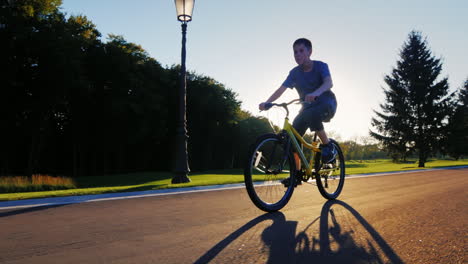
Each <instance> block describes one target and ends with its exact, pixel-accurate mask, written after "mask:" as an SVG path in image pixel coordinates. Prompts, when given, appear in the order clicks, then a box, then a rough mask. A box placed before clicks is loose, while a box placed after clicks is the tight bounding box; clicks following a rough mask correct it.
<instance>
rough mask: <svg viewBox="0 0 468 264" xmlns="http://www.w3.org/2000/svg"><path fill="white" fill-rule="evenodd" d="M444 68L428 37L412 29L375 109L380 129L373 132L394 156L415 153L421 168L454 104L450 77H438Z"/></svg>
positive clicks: (438, 140)
mask: <svg viewBox="0 0 468 264" xmlns="http://www.w3.org/2000/svg"><path fill="white" fill-rule="evenodd" d="M441 71H442V62H441V60H440V59H437V58H435V57H434V56H433V55H432V53H431V51H430V50H429V48H428V45H427V40H426V39H423V37H422V35H421V33H420V32H416V31H412V32H411V33H410V34H409V35H408V40H407V41H406V42H405V43H404V45H403V47H402V49H401V52H400V60H398V61H397V66H396V68H394V69H393V70H392V73H391V74H390V75H387V76H385V78H384V81H385V83H386V84H387V86H388V88H387V89H385V88H384V93H385V98H386V102H385V103H384V104H381V105H380V108H381V111H374V113H375V114H376V115H377V116H376V117H375V118H372V126H373V127H374V128H375V129H376V130H377V132H374V131H370V135H371V136H372V137H374V138H375V139H377V140H378V141H380V142H381V143H382V144H383V145H384V147H385V148H386V149H387V151H388V152H389V153H390V154H391V155H392V156H393V157H394V158H395V156H399V157H400V158H403V159H405V158H406V157H407V155H408V154H410V153H416V154H417V155H418V158H419V167H424V164H425V162H426V161H427V158H428V157H429V156H430V154H431V152H433V151H436V150H437V147H439V146H440V143H441V141H442V138H444V136H445V133H446V127H447V120H448V117H449V114H450V109H451V107H452V99H451V98H452V97H451V95H449V94H448V89H449V87H448V82H447V78H442V79H441V80H438V77H439V75H440V73H441Z"/></svg>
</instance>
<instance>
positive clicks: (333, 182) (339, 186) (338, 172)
mask: <svg viewBox="0 0 468 264" xmlns="http://www.w3.org/2000/svg"><path fill="white" fill-rule="evenodd" d="M329 144H333V145H334V147H335V149H336V151H337V155H336V158H335V160H334V161H333V162H332V163H327V164H323V163H322V159H321V155H320V153H317V154H316V155H315V159H314V163H315V164H314V165H315V166H314V168H315V180H316V182H317V188H318V189H319V192H320V194H321V195H322V196H323V197H324V198H325V199H328V200H334V199H336V198H338V196H339V195H340V193H341V191H342V190H343V186H344V181H345V175H346V172H345V160H344V155H343V151H341V148H340V145H339V144H338V142H336V141H335V140H333V139H330V143H329ZM327 169H335V170H333V171H332V172H328V171H327Z"/></svg>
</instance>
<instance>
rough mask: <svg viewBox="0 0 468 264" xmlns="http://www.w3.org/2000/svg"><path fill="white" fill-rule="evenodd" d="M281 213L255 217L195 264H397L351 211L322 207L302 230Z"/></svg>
mask: <svg viewBox="0 0 468 264" xmlns="http://www.w3.org/2000/svg"><path fill="white" fill-rule="evenodd" d="M303 226H304V225H303V223H299V222H298V221H289V220H286V217H285V215H284V214H283V213H281V212H276V213H267V214H264V215H261V216H259V217H257V218H255V219H253V220H251V221H249V222H248V223H246V224H245V225H243V226H242V227H240V228H239V229H237V230H236V231H234V232H233V233H231V234H230V235H228V236H227V237H226V238H225V239H223V240H221V241H220V242H219V243H217V244H216V245H214V246H213V247H212V248H211V249H210V250H208V251H207V252H206V253H205V254H204V255H202V256H201V257H200V258H198V259H197V260H196V261H195V263H210V262H213V263H230V262H236V263H403V261H402V260H401V259H400V257H399V256H398V255H397V254H396V253H395V251H394V250H393V249H392V248H391V247H390V246H389V245H388V243H387V242H386V241H385V239H384V238H383V237H382V236H381V235H380V234H379V233H378V232H377V231H376V230H375V229H374V228H373V227H372V225H371V224H369V222H368V221H367V220H366V219H365V218H364V217H362V216H361V214H359V212H357V211H356V210H355V209H354V208H352V207H351V206H350V205H348V204H347V203H345V202H343V201H328V202H326V203H324V205H323V206H322V210H321V213H320V216H318V217H316V218H315V219H313V220H312V221H311V222H310V223H309V224H307V225H306V226H305V227H303Z"/></svg>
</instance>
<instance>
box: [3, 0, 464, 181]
mask: <svg viewBox="0 0 468 264" xmlns="http://www.w3.org/2000/svg"><path fill="white" fill-rule="evenodd" d="M0 3H1V4H0V40H1V41H0V64H1V65H0V66H1V68H2V69H4V70H3V71H2V73H1V76H0V83H1V86H2V88H1V89H0V93H1V95H0V114H1V119H0V122H1V127H0V129H1V131H2V135H3V136H2V137H0V140H1V146H2V147H1V148H0V174H1V175H18V174H21V175H31V174H33V173H48V174H52V175H72V176H78V175H103V174H112V173H125V172H135V171H154V170H165V171H168V170H172V168H173V165H174V157H175V155H174V149H175V148H174V146H175V131H176V122H177V121H178V120H177V117H178V113H177V111H178V107H177V103H178V101H177V98H178V96H179V95H178V90H179V89H177V87H178V85H179V72H180V67H179V66H178V65H174V66H171V67H163V66H161V65H160V63H159V62H158V61H157V60H155V59H154V58H151V57H150V56H149V54H148V53H147V52H146V51H145V50H144V49H143V48H142V47H141V46H139V45H137V44H135V43H131V42H128V41H127V40H125V39H124V38H123V37H122V36H118V35H109V36H108V39H107V41H103V40H102V39H101V37H102V36H101V33H100V32H99V31H98V29H97V28H96V26H95V25H94V24H93V23H92V21H90V20H89V19H87V18H86V17H85V16H81V15H80V16H69V17H68V18H67V17H66V15H65V14H64V13H62V12H61V11H60V9H59V7H60V5H61V0H24V1H11V0H10V1H7V0H0ZM386 81H387V80H386ZM388 83H389V84H393V82H392V81H391V79H390V78H389V79H388ZM466 86H467V84H466V83H465V86H464V87H465V88H464V90H463V89H461V90H460V92H459V97H460V98H462V99H460V100H465V101H464V103H463V102H462V101H450V100H449V101H450V102H451V104H452V105H451V106H452V107H453V108H454V109H455V108H456V109H458V110H456V111H453V113H452V112H450V114H448V115H444V117H443V118H442V119H441V120H443V121H441V122H442V123H443V124H444V129H445V128H446V129H447V130H444V131H447V133H446V134H445V135H446V136H440V135H438V136H437V138H438V139H439V138H440V139H441V140H442V139H443V140H445V141H444V142H447V145H446V146H452V149H450V148H449V147H446V148H444V150H445V151H447V152H450V153H461V154H460V155H459V156H458V157H460V156H461V155H466V149H467V148H466V147H465V148H463V147H461V148H460V147H459V146H460V144H458V143H460V141H459V137H465V141H464V142H465V144H466V142H467V140H466V132H465V131H466ZM444 87H445V86H444ZM444 89H445V88H444ZM389 90H391V88H389ZM439 97H440V96H439ZM439 97H437V98H439ZM392 98H393V97H392V96H388V97H387V100H390V101H389V102H391V100H393V99H392ZM447 102H448V101H447ZM455 102H457V103H455ZM395 104H396V101H395ZM447 104H448V103H447ZM457 105H458V106H457ZM187 109H188V111H187V120H188V124H187V125H188V131H189V140H188V150H189V161H190V168H191V169H192V171H200V170H210V169H225V168H241V167H243V165H244V158H245V154H246V153H247V149H248V147H249V144H250V143H253V141H254V139H255V138H256V137H257V136H258V135H260V134H263V133H267V132H271V131H272V129H271V127H270V124H269V122H268V120H266V119H265V118H261V117H256V116H253V115H252V114H251V113H249V112H246V111H244V110H242V109H241V102H240V101H239V99H238V98H237V94H236V93H235V92H233V91H232V90H230V89H228V88H227V87H225V86H224V85H223V84H222V83H220V82H218V81H216V80H214V79H213V78H210V77H208V76H203V75H199V74H197V73H195V72H189V73H188V76H187ZM376 113H377V112H376ZM455 113H457V114H455ZM384 116H386V114H382V116H381V117H382V118H383V117H384ZM460 118H462V119H463V118H464V119H463V120H464V121H463V122H460V121H459V120H460ZM452 119H453V120H455V121H451V120H452ZM402 120H403V119H402ZM408 120H409V119H408ZM379 122H380V123H379ZM385 122H386V121H385V118H383V119H382V120H380V121H377V119H376V121H375V122H374V125H375V126H376V128H377V130H378V132H381V134H379V135H381V136H382V137H381V138H379V136H377V134H375V135H376V137H377V139H380V140H381V139H388V140H387V141H385V140H381V141H380V142H381V143H379V144H377V143H369V144H367V143H364V144H358V143H356V142H355V141H348V142H343V144H342V145H343V150H344V153H345V155H346V158H347V159H372V158H381V157H383V155H386V153H385V151H384V149H383V148H385V149H386V150H388V153H390V155H393V154H394V153H399V154H401V155H403V154H404V155H407V154H405V153H408V152H411V151H413V152H414V150H413V149H411V148H410V147H411V146H413V145H414V146H416V145H417V146H421V144H422V143H417V144H416V141H415V139H413V138H404V137H398V136H397V135H398V133H402V132H401V131H399V130H395V131H397V132H395V133H394V132H391V134H388V135H387V134H385V133H384V132H383V131H386V130H380V127H381V128H382V129H389V131H393V130H391V129H390V128H387V127H386V126H385V125H384V124H385ZM444 122H445V123H444ZM449 124H450V125H449ZM405 129H406V128H405ZM395 139H397V140H395ZM450 140H452V141H454V142H455V141H456V142H457V143H456V144H455V143H450V144H449V142H450ZM402 145H403V146H405V147H404V150H405V151H403V152H402V151H400V150H402V149H403V148H402V147H401V146H402ZM457 151H458V152H457ZM402 153H403V154H402Z"/></svg>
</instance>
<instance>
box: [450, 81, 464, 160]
mask: <svg viewBox="0 0 468 264" xmlns="http://www.w3.org/2000/svg"><path fill="white" fill-rule="evenodd" d="M446 150H447V152H448V154H449V155H450V156H452V157H454V158H455V159H459V158H460V157H462V156H468V79H466V81H465V84H464V85H463V86H462V87H461V88H460V89H459V91H458V96H457V101H456V105H455V107H454V111H453V114H452V115H451V116H450V121H449V129H448V133H447V140H446Z"/></svg>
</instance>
